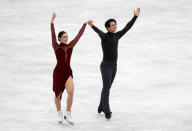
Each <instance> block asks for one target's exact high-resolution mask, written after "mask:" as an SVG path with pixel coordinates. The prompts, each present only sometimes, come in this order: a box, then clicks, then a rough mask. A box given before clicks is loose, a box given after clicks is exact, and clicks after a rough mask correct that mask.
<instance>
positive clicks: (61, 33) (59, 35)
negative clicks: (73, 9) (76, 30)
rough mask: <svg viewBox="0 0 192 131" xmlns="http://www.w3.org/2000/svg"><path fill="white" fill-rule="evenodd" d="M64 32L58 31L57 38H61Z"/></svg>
mask: <svg viewBox="0 0 192 131" xmlns="http://www.w3.org/2000/svg"><path fill="white" fill-rule="evenodd" d="M65 33H66V32H65V31H60V32H59V34H58V40H59V38H61V37H62V35H63V34H65ZM59 41H60V40H59Z"/></svg>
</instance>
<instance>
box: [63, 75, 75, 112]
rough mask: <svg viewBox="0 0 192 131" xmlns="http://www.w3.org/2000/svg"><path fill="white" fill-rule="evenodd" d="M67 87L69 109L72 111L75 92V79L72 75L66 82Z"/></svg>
mask: <svg viewBox="0 0 192 131" xmlns="http://www.w3.org/2000/svg"><path fill="white" fill-rule="evenodd" d="M65 88H66V90H67V94H68V97H67V111H69V112H71V106H72V104H73V94H74V84H73V79H72V77H71V76H70V77H69V78H68V80H67V82H66V84H65Z"/></svg>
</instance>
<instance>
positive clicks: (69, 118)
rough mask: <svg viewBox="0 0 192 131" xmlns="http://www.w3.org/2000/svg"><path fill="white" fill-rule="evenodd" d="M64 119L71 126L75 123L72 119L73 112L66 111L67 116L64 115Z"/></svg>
mask: <svg viewBox="0 0 192 131" xmlns="http://www.w3.org/2000/svg"><path fill="white" fill-rule="evenodd" d="M64 118H65V120H66V121H67V122H68V123H69V124H72V125H73V124H74V121H73V119H72V116H71V112H69V111H66V112H65V114H64Z"/></svg>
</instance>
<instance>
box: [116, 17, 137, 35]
mask: <svg viewBox="0 0 192 131" xmlns="http://www.w3.org/2000/svg"><path fill="white" fill-rule="evenodd" d="M136 19H137V16H135V15H134V17H133V18H132V19H131V21H129V22H128V23H127V25H126V26H125V27H124V28H123V29H122V30H121V31H118V32H117V35H118V36H119V38H121V37H122V36H123V35H124V34H125V33H126V32H127V31H128V30H129V29H130V28H131V27H132V26H133V24H134V23H135V21H136Z"/></svg>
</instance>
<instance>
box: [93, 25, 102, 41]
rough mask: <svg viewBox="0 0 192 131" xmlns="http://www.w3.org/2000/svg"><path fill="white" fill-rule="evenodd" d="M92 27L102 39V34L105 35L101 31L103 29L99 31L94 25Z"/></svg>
mask: <svg viewBox="0 0 192 131" xmlns="http://www.w3.org/2000/svg"><path fill="white" fill-rule="evenodd" d="M92 29H93V30H94V31H95V32H96V33H97V34H98V35H99V37H100V38H101V39H103V37H104V35H105V33H104V32H103V31H101V30H100V29H98V28H97V27H96V26H94V25H93V26H92Z"/></svg>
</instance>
